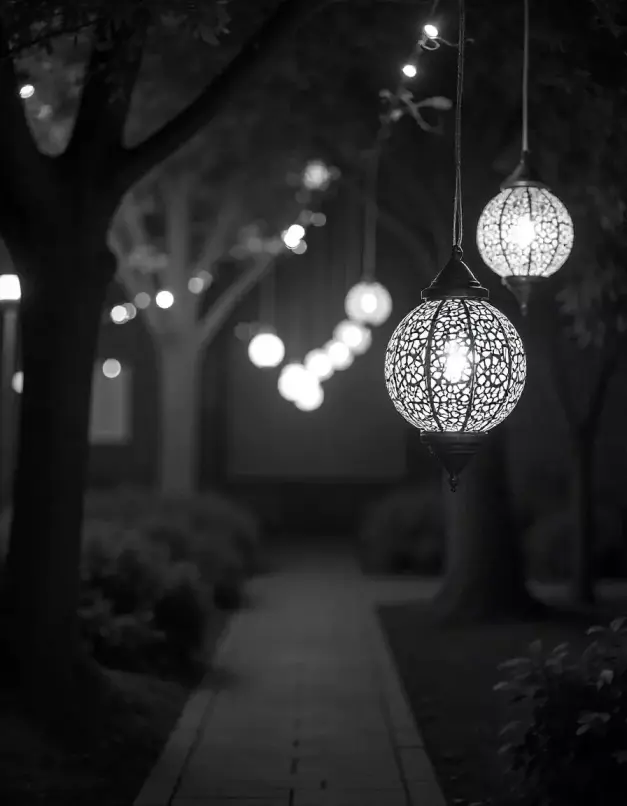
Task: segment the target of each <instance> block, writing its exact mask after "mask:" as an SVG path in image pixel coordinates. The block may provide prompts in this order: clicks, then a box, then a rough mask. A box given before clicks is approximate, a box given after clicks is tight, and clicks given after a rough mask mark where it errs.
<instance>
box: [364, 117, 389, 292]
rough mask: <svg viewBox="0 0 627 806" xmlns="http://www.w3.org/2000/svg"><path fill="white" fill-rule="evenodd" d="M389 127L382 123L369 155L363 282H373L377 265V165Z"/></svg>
mask: <svg viewBox="0 0 627 806" xmlns="http://www.w3.org/2000/svg"><path fill="white" fill-rule="evenodd" d="M388 131H389V127H388V126H387V125H386V124H385V123H384V124H383V125H382V126H381V127H380V129H379V133H378V135H377V139H376V142H375V146H374V148H373V149H372V151H371V153H370V154H369V162H368V171H367V174H366V202H365V203H366V210H365V215H364V252H363V276H364V280H367V281H372V280H374V276H375V272H376V265H377V225H378V220H379V203H378V198H377V194H378V185H379V165H380V162H381V150H382V148H383V141H384V140H385V139H386V138H387V134H388Z"/></svg>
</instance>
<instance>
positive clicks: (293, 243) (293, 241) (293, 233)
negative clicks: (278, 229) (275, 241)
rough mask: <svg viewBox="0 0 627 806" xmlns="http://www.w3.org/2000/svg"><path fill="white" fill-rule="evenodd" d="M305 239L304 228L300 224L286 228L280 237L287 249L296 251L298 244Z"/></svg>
mask: <svg viewBox="0 0 627 806" xmlns="http://www.w3.org/2000/svg"><path fill="white" fill-rule="evenodd" d="M304 237H305V227H303V226H302V225H301V224H292V226H291V227H288V228H287V229H286V230H285V232H284V233H283V234H282V235H281V238H282V239H283V243H284V244H285V245H286V246H287V248H288V249H296V247H297V246H298V244H299V243H300V242H301V241H302V240H303V238H304Z"/></svg>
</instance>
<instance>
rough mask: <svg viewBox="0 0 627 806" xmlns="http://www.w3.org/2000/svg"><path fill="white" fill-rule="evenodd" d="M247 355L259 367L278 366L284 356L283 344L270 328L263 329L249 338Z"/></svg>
mask: <svg viewBox="0 0 627 806" xmlns="http://www.w3.org/2000/svg"><path fill="white" fill-rule="evenodd" d="M248 357H249V358H250V360H251V361H252V363H253V364H254V365H255V366H256V367H259V368H260V369H269V368H272V367H278V366H279V364H280V363H281V361H283V359H284V358H285V346H284V344H283V342H282V341H281V339H280V338H279V337H278V336H277V335H276V333H274V332H273V331H271V330H267V329H265V330H263V331H260V332H259V333H257V334H256V335H255V336H253V338H252V339H251V340H250V344H249V345H248Z"/></svg>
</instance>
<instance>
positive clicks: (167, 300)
mask: <svg viewBox="0 0 627 806" xmlns="http://www.w3.org/2000/svg"><path fill="white" fill-rule="evenodd" d="M155 302H156V303H157V305H158V306H159V307H160V308H164V309H165V308H171V307H172V306H173V305H174V294H173V293H172V292H171V291H159V293H158V294H157V296H156V297H155Z"/></svg>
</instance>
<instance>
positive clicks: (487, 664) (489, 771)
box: [379, 601, 625, 806]
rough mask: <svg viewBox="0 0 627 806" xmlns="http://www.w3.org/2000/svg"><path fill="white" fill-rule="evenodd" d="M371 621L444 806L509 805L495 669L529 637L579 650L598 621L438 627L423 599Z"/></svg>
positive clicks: (503, 715) (523, 649) (502, 703)
mask: <svg viewBox="0 0 627 806" xmlns="http://www.w3.org/2000/svg"><path fill="white" fill-rule="evenodd" d="M612 612H614V613H618V612H620V613H622V612H625V608H624V606H622V607H621V606H619V605H617V606H616V607H610V608H608V612H607V616H609V615H610V613H612ZM379 616H380V619H381V622H382V625H383V628H384V632H385V635H386V637H387V640H388V642H389V645H390V648H391V650H392V654H393V657H394V660H395V662H396V666H397V669H398V672H399V675H400V677H401V680H402V682H403V684H404V687H405V690H406V692H407V696H408V700H409V703H410V705H411V708H412V711H413V713H414V717H415V719H416V722H417V724H418V725H419V727H420V729H421V732H422V733H423V735H424V739H425V745H426V749H427V752H428V753H429V755H430V757H431V759H432V762H433V764H434V766H435V769H436V772H437V775H438V778H439V780H440V784H441V787H442V790H443V792H444V794H445V797H446V799H447V801H448V803H449V804H451V806H452V805H453V804H455V806H465V804H475V805H476V806H479V804H482V806H483V804H490V806H505V805H506V804H507V806H510V803H511V800H510V798H509V795H508V792H509V787H508V783H507V779H506V776H505V773H504V767H505V762H504V760H503V758H502V757H501V756H499V754H498V749H499V747H500V746H501V745H502V744H503V742H504V739H503V738H502V737H500V736H499V732H500V730H501V729H502V728H503V727H504V725H506V724H507V722H508V721H509V720H510V719H511V715H510V714H508V707H507V702H506V699H505V697H504V696H503V695H502V694H499V693H497V692H495V691H494V690H493V687H494V685H495V684H496V683H497V682H499V681H500V680H502V679H503V677H504V673H503V672H502V671H499V669H498V666H499V664H500V663H502V662H503V661H505V660H508V659H510V658H514V657H518V656H520V655H526V654H528V647H529V645H530V644H531V643H532V642H533V641H535V640H537V639H539V640H541V641H542V643H543V645H544V646H545V647H546V648H547V649H551V648H552V647H554V646H556V645H558V644H561V643H563V642H569V643H570V645H571V646H572V648H573V650H574V651H575V652H577V651H581V650H583V649H584V648H585V647H586V646H587V645H588V643H589V641H590V638H589V637H587V636H586V635H585V630H586V628H587V627H588V626H589V625H591V624H594V623H597V622H598V618H595V617H585V616H582V617H580V618H572V617H571V618H568V619H564V620H559V621H554V622H550V621H549V622H542V623H527V624H494V625H473V626H463V627H442V626H439V625H437V624H435V623H434V622H433V620H432V619H431V618H430V615H429V608H428V604H427V603H425V602H424V601H422V602H419V603H410V604H399V605H386V606H382V607H380V608H379Z"/></svg>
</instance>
